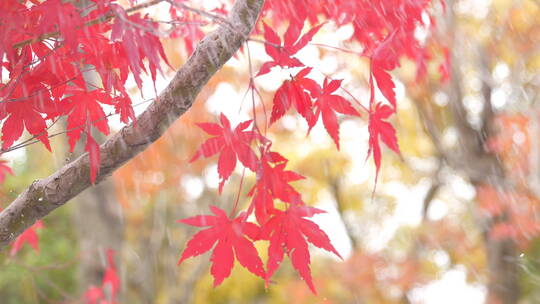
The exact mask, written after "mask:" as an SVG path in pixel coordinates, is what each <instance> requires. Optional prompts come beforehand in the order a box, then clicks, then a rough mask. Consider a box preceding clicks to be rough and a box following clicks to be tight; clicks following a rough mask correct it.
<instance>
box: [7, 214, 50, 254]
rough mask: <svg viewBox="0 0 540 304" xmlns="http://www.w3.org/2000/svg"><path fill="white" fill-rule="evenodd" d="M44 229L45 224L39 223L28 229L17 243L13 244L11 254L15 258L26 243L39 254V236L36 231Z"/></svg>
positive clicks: (16, 240) (17, 239)
mask: <svg viewBox="0 0 540 304" xmlns="http://www.w3.org/2000/svg"><path fill="white" fill-rule="evenodd" d="M41 228H43V222H42V221H37V222H36V223H35V224H34V225H32V226H30V227H29V228H28V229H26V230H25V231H24V232H23V233H22V234H21V235H19V237H18V238H16V239H15V241H14V242H13V243H12V244H11V250H10V252H9V254H10V255H11V256H14V255H16V254H17V252H19V250H21V248H22V247H23V246H24V244H25V243H28V245H30V246H31V247H32V248H34V250H35V251H38V252H39V236H38V235H37V233H36V229H41Z"/></svg>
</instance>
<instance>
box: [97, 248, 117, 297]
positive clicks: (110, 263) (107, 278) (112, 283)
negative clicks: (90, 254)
mask: <svg viewBox="0 0 540 304" xmlns="http://www.w3.org/2000/svg"><path fill="white" fill-rule="evenodd" d="M101 289H102V290H103V291H105V294H106V295H108V297H109V298H110V299H116V296H117V294H118V291H119V290H120V278H119V277H118V274H117V273H116V265H115V263H114V250H112V249H109V250H107V268H106V269H105V274H104V275H103V280H102V283H101Z"/></svg>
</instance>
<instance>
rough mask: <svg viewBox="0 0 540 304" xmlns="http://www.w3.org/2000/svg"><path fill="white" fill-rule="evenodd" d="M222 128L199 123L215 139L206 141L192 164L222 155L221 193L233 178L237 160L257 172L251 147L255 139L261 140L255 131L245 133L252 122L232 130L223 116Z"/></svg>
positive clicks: (220, 168)
mask: <svg viewBox="0 0 540 304" xmlns="http://www.w3.org/2000/svg"><path fill="white" fill-rule="evenodd" d="M220 122H221V126H220V125H218V124H215V123H198V124H197V126H199V128H201V129H203V130H204V131H205V132H206V133H208V134H210V135H214V137H212V138H210V139H208V140H207V141H205V142H204V143H203V144H202V145H201V147H200V148H199V150H197V152H196V153H195V155H194V156H193V158H191V160H190V162H193V161H195V160H197V159H198V158H199V157H201V156H203V157H205V158H207V157H210V156H212V155H214V154H216V153H218V152H219V153H220V156H219V161H218V173H219V177H220V178H221V181H220V183H219V192H220V193H221V190H222V189H223V184H224V183H225V181H226V180H227V179H228V178H229V176H231V174H232V172H233V170H234V168H235V167H236V159H237V158H238V160H240V162H241V163H242V164H243V165H244V166H245V167H247V168H249V169H250V170H251V171H253V172H255V171H256V170H257V155H255V153H254V152H253V150H252V149H251V148H250V147H249V145H250V143H251V141H252V140H253V139H260V138H261V136H259V135H258V134H257V133H256V132H255V131H244V130H245V129H246V128H247V127H249V125H250V124H251V123H252V120H248V121H244V122H241V123H239V124H238V125H237V126H236V128H235V129H234V130H233V129H231V123H230V122H229V119H228V118H227V117H226V116H225V115H223V114H221V115H220Z"/></svg>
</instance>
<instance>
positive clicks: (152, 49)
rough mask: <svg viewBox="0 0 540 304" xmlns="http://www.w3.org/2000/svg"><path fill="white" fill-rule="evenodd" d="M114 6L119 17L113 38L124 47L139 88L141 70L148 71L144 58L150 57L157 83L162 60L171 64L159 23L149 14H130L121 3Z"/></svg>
mask: <svg viewBox="0 0 540 304" xmlns="http://www.w3.org/2000/svg"><path fill="white" fill-rule="evenodd" d="M112 8H113V10H114V12H115V14H116V16H117V18H115V20H114V23H113V25H112V28H111V40H113V41H118V42H119V43H120V44H121V45H122V46H123V47H124V50H125V52H126V54H127V58H128V62H129V68H130V69H131V72H132V73H133V78H134V79H135V82H136V83H137V86H138V87H139V89H141V88H142V79H141V76H140V75H141V72H142V71H144V72H146V68H145V66H144V63H143V59H144V58H147V59H148V68H149V69H150V76H151V77H152V80H153V81H154V85H155V82H156V76H157V71H160V72H161V66H160V62H161V60H163V61H164V62H165V63H166V64H169V62H168V61H167V56H166V55H165V51H164V49H163V46H162V45H161V42H160V40H159V37H158V35H157V33H158V23H156V22H155V21H153V20H151V19H150V18H149V17H148V16H144V17H141V14H139V13H135V14H132V15H128V14H127V12H126V11H125V10H124V8H122V7H121V6H119V5H115V6H113V7H112ZM154 88H155V87H154Z"/></svg>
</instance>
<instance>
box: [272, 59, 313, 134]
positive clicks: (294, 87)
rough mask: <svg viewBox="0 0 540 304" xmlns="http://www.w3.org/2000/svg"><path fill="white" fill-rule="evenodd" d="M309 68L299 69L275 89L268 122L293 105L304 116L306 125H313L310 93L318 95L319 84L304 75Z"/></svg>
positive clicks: (276, 118) (279, 116) (277, 117)
mask: <svg viewBox="0 0 540 304" xmlns="http://www.w3.org/2000/svg"><path fill="white" fill-rule="evenodd" d="M311 69H312V68H309V67H307V68H305V69H303V70H301V71H300V72H298V74H296V76H294V77H293V78H292V80H286V81H285V82H283V84H282V85H281V86H280V87H279V89H277V91H276V94H275V95H274V105H273V107H272V116H271V117H270V124H272V123H274V122H275V121H276V120H278V119H280V118H281V117H283V115H284V114H285V112H287V110H289V108H290V107H291V105H294V107H295V108H296V111H298V113H299V114H300V115H302V117H304V119H305V120H306V122H307V123H308V126H309V127H310V128H311V127H313V125H314V124H315V121H316V119H314V118H315V116H314V115H313V112H312V102H311V96H310V93H311V95H318V94H319V91H320V86H319V85H318V84H317V83H316V82H315V81H314V80H313V79H310V78H306V75H307V74H309V72H311ZM308 92H309V93H308Z"/></svg>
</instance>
